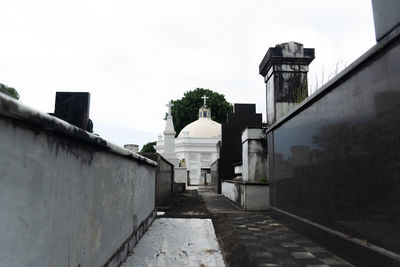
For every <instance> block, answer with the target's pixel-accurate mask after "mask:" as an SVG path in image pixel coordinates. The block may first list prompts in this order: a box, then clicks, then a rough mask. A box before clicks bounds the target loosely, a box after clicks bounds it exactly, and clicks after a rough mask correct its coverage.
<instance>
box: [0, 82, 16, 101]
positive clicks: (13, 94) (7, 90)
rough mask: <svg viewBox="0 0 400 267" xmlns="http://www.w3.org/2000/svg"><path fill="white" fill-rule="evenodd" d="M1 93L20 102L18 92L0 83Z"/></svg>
mask: <svg viewBox="0 0 400 267" xmlns="http://www.w3.org/2000/svg"><path fill="white" fill-rule="evenodd" d="M0 92H3V93H5V94H7V95H9V96H11V97H13V98H15V99H17V100H19V94H18V92H17V90H15V89H14V88H12V87H9V86H7V85H4V84H2V83H0Z"/></svg>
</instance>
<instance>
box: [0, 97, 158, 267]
mask: <svg viewBox="0 0 400 267" xmlns="http://www.w3.org/2000/svg"><path fill="white" fill-rule="evenodd" d="M0 133H1V142H0V236H1V239H0V262H1V264H0V265H2V266H9V267H12V266H73V267H76V266H81V267H83V266H103V265H104V264H107V263H109V264H110V265H117V264H118V263H119V262H120V261H121V260H123V259H124V257H125V256H126V254H127V252H128V250H129V249H131V248H132V247H133V245H134V243H135V242H136V240H137V239H138V237H139V236H141V235H142V234H143V232H144V230H145V229H146V228H147V227H148V226H149V224H150V223H151V221H152V219H153V218H154V192H155V190H154V186H155V172H156V163H155V162H153V161H151V160H148V159H146V158H143V157H141V156H139V155H136V154H134V153H131V152H129V151H128V150H125V149H123V148H120V147H117V146H115V145H113V144H111V143H108V142H106V141H104V140H103V139H101V138H98V137H96V136H94V135H91V134H89V133H87V132H85V131H83V130H81V129H79V128H77V127H74V126H72V125H70V124H68V123H66V122H64V121H62V120H59V119H57V118H55V117H52V116H50V115H47V114H43V113H40V112H37V111H35V110H32V109H30V108H28V107H26V106H24V105H21V104H20V103H18V102H16V101H14V100H12V99H11V98H9V97H6V96H4V95H2V94H0ZM113 256H114V258H112V257H113Z"/></svg>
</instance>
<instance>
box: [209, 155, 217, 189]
mask: <svg viewBox="0 0 400 267" xmlns="http://www.w3.org/2000/svg"><path fill="white" fill-rule="evenodd" d="M218 167H219V159H217V160H215V161H214V162H213V163H211V166H210V169H211V185H218V180H219V179H218Z"/></svg>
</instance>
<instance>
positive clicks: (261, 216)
mask: <svg viewBox="0 0 400 267" xmlns="http://www.w3.org/2000/svg"><path fill="white" fill-rule="evenodd" d="M198 191H199V195H200V196H201V198H202V199H203V200H204V203H205V206H206V209H207V211H208V212H209V213H210V216H211V218H216V217H218V216H222V215H223V216H224V218H225V221H224V223H226V224H228V225H229V226H230V227H231V229H233V233H231V237H227V236H221V235H220V234H219V233H218V227H217V226H216V224H215V222H214V221H215V220H213V222H214V226H215V230H216V235H217V238H218V241H219V242H220V245H221V243H222V245H221V249H222V250H223V253H224V256H225V262H226V263H227V265H228V266H292V267H293V266H352V265H351V264H349V263H348V262H346V261H344V260H343V259H341V258H339V257H337V256H335V255H334V254H332V253H330V252H328V251H327V250H326V249H325V248H323V247H321V246H319V245H318V244H316V243H314V242H312V241H310V240H308V239H307V238H306V237H304V236H303V235H301V234H299V233H297V232H295V231H293V230H292V229H290V227H288V225H286V224H284V223H282V222H280V221H277V220H275V219H273V218H271V217H270V215H269V213H268V212H244V211H243V210H242V209H241V208H240V207H238V206H237V205H236V204H235V203H233V202H231V201H230V200H228V199H226V198H225V197H224V196H222V195H217V194H215V193H213V192H212V191H210V190H207V188H205V187H199V189H198ZM232 237H235V238H236V239H237V241H236V242H237V243H239V244H241V246H236V247H234V246H229V245H228V246H227V245H226V244H225V245H224V243H226V242H225V240H224V238H228V239H229V238H231V239H232ZM228 241H229V240H228ZM235 253H242V254H243V253H247V255H248V259H247V264H246V265H243V261H242V262H238V261H232V260H229V258H227V257H226V254H229V255H235ZM243 258H246V257H245V256H242V257H241V258H240V259H241V260H243Z"/></svg>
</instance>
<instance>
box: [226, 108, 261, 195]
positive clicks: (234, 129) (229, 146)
mask: <svg viewBox="0 0 400 267" xmlns="http://www.w3.org/2000/svg"><path fill="white" fill-rule="evenodd" d="M247 127H253V128H261V127H262V114H260V113H256V105H255V104H234V106H233V113H230V114H228V116H227V121H226V122H223V123H222V133H221V147H220V158H219V160H218V165H219V166H218V192H219V193H220V192H221V180H232V179H233V176H234V170H233V166H234V164H235V163H238V162H240V161H242V139H241V137H242V131H243V130H244V129H245V128H247Z"/></svg>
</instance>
